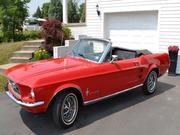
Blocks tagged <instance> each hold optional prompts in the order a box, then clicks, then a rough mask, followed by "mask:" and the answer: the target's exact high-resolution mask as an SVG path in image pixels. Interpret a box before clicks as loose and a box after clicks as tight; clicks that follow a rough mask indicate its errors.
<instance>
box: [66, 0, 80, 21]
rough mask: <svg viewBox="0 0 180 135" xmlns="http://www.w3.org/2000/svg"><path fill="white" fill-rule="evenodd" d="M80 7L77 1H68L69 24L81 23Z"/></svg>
mask: <svg viewBox="0 0 180 135" xmlns="http://www.w3.org/2000/svg"><path fill="white" fill-rule="evenodd" d="M79 20H80V16H79V7H78V2H77V0H69V1H68V22H69V23H79Z"/></svg>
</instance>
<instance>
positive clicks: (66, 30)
mask: <svg viewBox="0 0 180 135" xmlns="http://www.w3.org/2000/svg"><path fill="white" fill-rule="evenodd" d="M62 31H63V33H64V40H68V39H71V38H72V33H71V29H70V28H68V27H63V28H62Z"/></svg>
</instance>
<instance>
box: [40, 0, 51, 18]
mask: <svg viewBox="0 0 180 135" xmlns="http://www.w3.org/2000/svg"><path fill="white" fill-rule="evenodd" d="M49 5H50V3H44V4H43V6H42V8H41V13H42V18H44V19H47V18H48V11H49Z"/></svg>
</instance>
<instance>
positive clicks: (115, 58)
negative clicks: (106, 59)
mask: <svg viewBox="0 0 180 135" xmlns="http://www.w3.org/2000/svg"><path fill="white" fill-rule="evenodd" d="M116 60H118V56H117V55H112V60H111V61H110V63H113V62H114V61H116Z"/></svg>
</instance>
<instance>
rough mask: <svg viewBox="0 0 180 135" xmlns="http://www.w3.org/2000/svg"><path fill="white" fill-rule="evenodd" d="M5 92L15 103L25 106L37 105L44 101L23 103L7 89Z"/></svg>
mask: <svg viewBox="0 0 180 135" xmlns="http://www.w3.org/2000/svg"><path fill="white" fill-rule="evenodd" d="M6 94H7V95H8V96H9V97H10V98H11V99H12V100H13V101H14V102H16V103H17V104H19V105H22V106H25V107H37V106H40V105H43V104H44V101H40V102H35V103H24V102H22V101H20V100H17V99H16V98H15V97H14V96H13V95H12V94H11V93H10V92H9V91H6Z"/></svg>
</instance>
